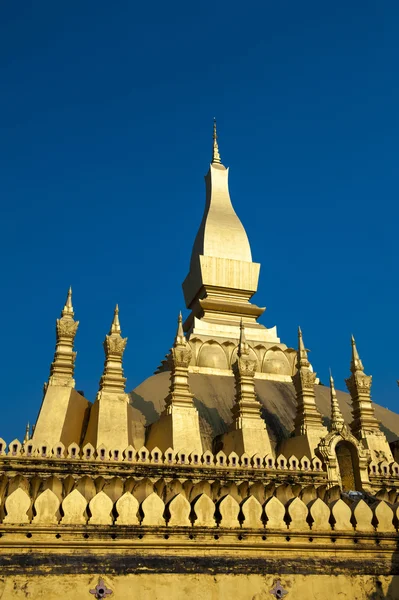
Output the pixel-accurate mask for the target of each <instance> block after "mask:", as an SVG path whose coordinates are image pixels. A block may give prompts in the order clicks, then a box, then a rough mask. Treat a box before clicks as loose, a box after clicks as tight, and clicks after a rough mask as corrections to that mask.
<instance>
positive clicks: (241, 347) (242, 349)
mask: <svg viewBox="0 0 399 600" xmlns="http://www.w3.org/2000/svg"><path fill="white" fill-rule="evenodd" d="M247 354H249V346H248V343H247V338H246V337H245V328H244V323H243V321H242V319H241V322H240V341H239V344H238V356H243V355H247Z"/></svg>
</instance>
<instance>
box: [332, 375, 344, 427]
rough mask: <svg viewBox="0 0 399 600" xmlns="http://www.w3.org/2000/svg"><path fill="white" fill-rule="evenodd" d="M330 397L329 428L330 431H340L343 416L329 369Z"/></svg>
mask: <svg viewBox="0 0 399 600" xmlns="http://www.w3.org/2000/svg"><path fill="white" fill-rule="evenodd" d="M330 399H331V429H332V431H341V429H342V428H343V426H344V425H345V421H344V418H343V416H342V413H341V409H340V408H339V404H338V400H337V392H336V391H335V386H334V379H333V376H332V374H331V369H330Z"/></svg>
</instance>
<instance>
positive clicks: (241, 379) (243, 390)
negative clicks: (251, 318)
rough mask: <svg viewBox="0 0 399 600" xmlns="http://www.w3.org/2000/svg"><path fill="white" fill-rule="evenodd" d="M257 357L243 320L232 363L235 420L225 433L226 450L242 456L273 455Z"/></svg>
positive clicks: (232, 410)
mask: <svg viewBox="0 0 399 600" xmlns="http://www.w3.org/2000/svg"><path fill="white" fill-rule="evenodd" d="M255 371H256V358H255V357H254V356H251V355H250V351H249V345H248V343H247V340H246V338H245V329H244V323H243V321H242V319H241V323H240V340H239V344H238V352H237V360H236V362H235V363H234V364H233V373H234V377H235V388H236V393H235V399H234V404H233V407H232V409H231V412H232V415H233V422H232V424H231V426H230V428H229V431H228V432H227V433H226V434H224V436H223V438H222V441H223V452H225V453H226V454H230V452H232V451H234V452H237V454H239V455H241V454H243V453H244V452H246V453H247V454H249V456H253V455H254V454H257V453H259V454H261V455H262V456H265V455H266V454H271V452H272V449H271V445H270V439H269V434H268V432H267V429H266V424H265V421H264V420H263V418H262V415H261V408H262V407H261V404H260V402H259V400H258V398H257V396H256V391H255V381H254V377H255Z"/></svg>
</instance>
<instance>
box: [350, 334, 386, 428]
mask: <svg viewBox="0 0 399 600" xmlns="http://www.w3.org/2000/svg"><path fill="white" fill-rule="evenodd" d="M351 343H352V358H351V364H350V370H351V376H350V377H348V379H346V380H345V383H346V387H347V388H348V391H349V393H350V395H351V399H352V414H353V421H352V423H351V424H350V427H351V430H352V433H353V435H354V436H356V437H357V438H358V439H361V438H362V437H364V434H365V433H366V432H370V431H371V430H373V431H374V432H378V435H379V434H380V433H381V432H380V426H379V422H378V421H377V419H376V418H375V416H374V407H373V403H372V401H371V382H372V377H371V375H366V374H365V372H364V367H363V363H362V361H361V360H360V356H359V353H358V351H357V348H356V342H355V338H354V337H353V335H352V338H351Z"/></svg>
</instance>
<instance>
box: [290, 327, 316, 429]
mask: <svg viewBox="0 0 399 600" xmlns="http://www.w3.org/2000/svg"><path fill="white" fill-rule="evenodd" d="M292 381H293V384H294V387H295V390H296V398H297V413H296V417H295V421H294V423H295V435H303V434H305V433H306V431H307V430H308V429H322V428H323V423H322V418H321V414H320V413H319V411H318V409H317V407H316V396H315V392H314V386H315V382H316V373H314V372H313V371H312V369H311V367H310V362H309V360H308V351H307V350H306V348H305V344H304V342H303V336H302V331H301V328H300V327H298V351H297V372H296V373H295V375H294V376H293V377H292Z"/></svg>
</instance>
